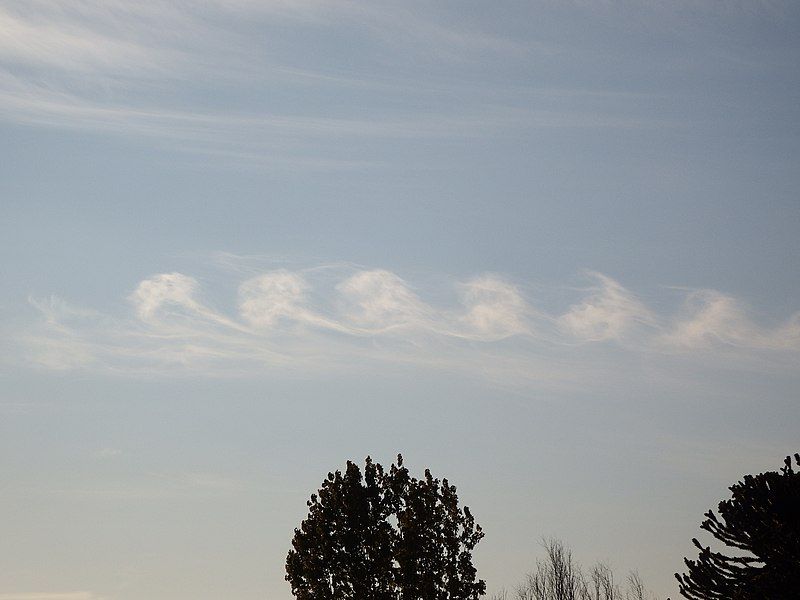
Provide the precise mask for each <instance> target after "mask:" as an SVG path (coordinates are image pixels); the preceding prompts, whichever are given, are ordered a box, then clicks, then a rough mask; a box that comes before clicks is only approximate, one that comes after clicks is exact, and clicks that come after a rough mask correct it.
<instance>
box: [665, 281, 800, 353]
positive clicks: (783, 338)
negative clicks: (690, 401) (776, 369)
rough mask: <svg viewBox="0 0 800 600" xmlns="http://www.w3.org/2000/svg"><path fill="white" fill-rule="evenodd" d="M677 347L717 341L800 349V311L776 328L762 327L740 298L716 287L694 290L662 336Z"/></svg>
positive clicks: (703, 345)
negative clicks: (681, 314)
mask: <svg viewBox="0 0 800 600" xmlns="http://www.w3.org/2000/svg"><path fill="white" fill-rule="evenodd" d="M659 341H660V342H661V343H663V344H664V345H666V346H669V347H672V348H676V349H708V348H712V347H714V346H715V345H727V346H733V347H738V348H751V349H759V350H800V312H798V313H795V314H794V315H792V317H790V318H789V319H788V320H787V321H786V322H785V323H784V324H782V325H780V326H778V327H776V328H772V329H770V328H762V327H759V326H758V325H756V324H755V323H754V322H753V321H752V320H751V319H750V318H749V317H748V315H747V313H746V311H745V309H744V307H743V306H742V304H741V302H739V301H738V300H736V299H735V298H732V297H731V296H727V295H725V294H722V293H720V292H717V291H715V290H697V291H694V292H691V293H690V294H689V296H688V297H687V299H686V302H685V304H684V308H683V316H681V317H680V318H678V319H676V320H675V322H674V323H673V325H672V327H671V328H670V329H669V331H667V332H666V333H664V335H662V336H661V337H660V338H659Z"/></svg>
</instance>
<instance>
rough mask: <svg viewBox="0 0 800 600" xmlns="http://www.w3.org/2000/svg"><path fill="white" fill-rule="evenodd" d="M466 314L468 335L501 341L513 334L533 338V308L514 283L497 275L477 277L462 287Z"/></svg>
mask: <svg viewBox="0 0 800 600" xmlns="http://www.w3.org/2000/svg"><path fill="white" fill-rule="evenodd" d="M460 288H461V289H460V291H461V303H462V305H463V306H464V308H465V310H466V313H465V314H464V315H462V316H461V317H460V321H461V322H462V323H463V324H464V325H466V332H465V335H466V336H471V337H475V338H478V339H486V340H501V339H503V338H507V337H510V336H513V335H526V334H527V335H531V334H532V330H531V328H530V323H529V315H530V314H531V312H532V311H531V308H530V307H529V306H528V303H527V302H526V301H525V299H524V298H523V297H522V295H521V294H520V292H519V290H518V289H517V288H516V287H515V286H513V285H512V284H510V283H508V282H506V281H504V280H502V279H500V278H498V277H497V276H494V275H483V276H481V277H476V278H474V279H471V280H470V281H468V282H466V283H464V284H462V285H461V286H460Z"/></svg>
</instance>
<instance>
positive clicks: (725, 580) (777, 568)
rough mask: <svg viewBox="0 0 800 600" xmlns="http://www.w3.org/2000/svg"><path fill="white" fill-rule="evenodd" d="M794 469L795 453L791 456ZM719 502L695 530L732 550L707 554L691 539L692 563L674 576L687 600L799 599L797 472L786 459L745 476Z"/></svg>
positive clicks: (799, 500)
mask: <svg viewBox="0 0 800 600" xmlns="http://www.w3.org/2000/svg"><path fill="white" fill-rule="evenodd" d="M794 458H795V462H796V463H797V465H798V466H800V455H798V454H795V455H794ZM730 490H731V492H732V495H731V498H730V499H729V500H724V501H722V502H720V503H719V517H717V515H716V514H714V512H713V511H708V512H707V513H706V514H705V517H706V519H705V521H703V523H702V524H701V525H700V527H701V528H702V529H704V530H706V531H708V532H709V533H711V535H713V536H714V537H715V538H716V539H717V540H719V541H720V542H722V543H723V544H725V545H726V546H728V547H730V548H731V549H735V551H736V554H735V555H734V556H728V555H727V554H723V553H721V552H712V550H711V548H710V547H703V546H702V545H701V544H700V542H698V541H697V540H696V539H694V540H692V541H693V543H694V545H695V546H697V548H698V549H699V550H700V554H699V556H698V558H697V559H696V560H689V559H684V562H685V563H686V567H687V568H688V572H687V573H686V574H683V575H680V574H677V573H676V574H675V577H676V578H677V579H678V582H679V583H680V592H681V594H682V595H683V596H684V597H686V598H689V599H690V600H796V599H797V598H800V471H795V470H794V469H793V468H792V461H791V458H790V457H788V456H787V457H786V460H785V461H784V466H783V468H782V469H781V470H780V471H779V472H776V471H769V472H766V473H761V474H759V475H755V476H753V475H746V476H745V477H744V478H743V480H742V481H740V482H738V483H736V484H734V485H733V486H731V488H730Z"/></svg>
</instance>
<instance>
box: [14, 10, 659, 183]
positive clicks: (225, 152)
mask: <svg viewBox="0 0 800 600" xmlns="http://www.w3.org/2000/svg"><path fill="white" fill-rule="evenodd" d="M254 23H255V24H258V26H259V27H262V28H263V30H264V31H268V32H271V35H268V36H266V37H268V38H275V40H276V41H275V43H274V44H271V45H267V46H264V37H265V36H263V35H258V36H254V33H253V29H252V25H253V24H254ZM0 29H2V30H3V31H4V34H5V35H4V36H2V39H0V115H2V116H0V119H2V120H4V121H6V122H13V123H21V124H26V125H34V126H39V127H48V128H58V129H68V130H81V131H91V132H100V133H103V134H107V135H114V136H122V137H126V138H133V139H137V140H144V141H145V142H146V143H150V144H156V145H157V146H158V147H159V148H166V149H168V150H172V151H178V152H180V153H183V154H185V155H186V156H187V157H189V156H192V157H197V156H200V157H204V156H205V157H207V156H213V157H217V158H218V159H220V161H226V164H230V165H231V166H234V165H235V166H236V167H242V166H244V167H247V166H258V167H267V168H272V169H281V170H285V169H304V170H321V171H328V170H341V169H364V168H370V167H375V166H376V162H377V159H376V157H375V156H373V154H372V153H370V152H359V151H358V150H357V149H353V151H352V152H350V153H347V154H345V155H343V154H342V151H341V144H340V142H341V141H342V140H349V141H352V140H363V141H365V142H369V141H370V140H376V139H379V140H399V141H402V142H404V143H415V141H417V140H420V139H423V140H437V139H439V140H444V139H449V138H460V139H470V138H472V139H474V138H486V137H498V136H517V135H519V132H520V131H525V130H534V129H539V128H587V127H588V128H598V127H599V128H609V127H610V128H637V127H642V126H652V125H653V121H652V119H650V120H647V119H643V118H641V117H640V116H637V115H638V114H640V113H637V112H633V113H630V114H620V112H619V111H618V110H617V108H615V107H613V106H609V107H607V108H606V109H600V108H599V107H598V104H597V103H596V102H594V101H592V102H589V103H586V104H585V105H581V103H578V105H575V103H574V102H572V101H570V105H571V108H570V109H566V108H565V107H564V106H563V103H561V102H553V99H552V98H550V99H548V100H546V101H543V102H542V101H541V100H542V97H537V98H538V100H540V102H538V103H536V104H533V103H532V102H531V97H529V96H528V95H527V94H528V91H525V90H522V93H523V96H525V97H524V99H520V98H518V97H517V96H518V94H519V92H520V90H516V91H513V90H511V91H510V92H509V94H502V96H507V98H508V100H509V101H508V102H502V101H498V90H497V89H496V87H495V86H493V85H492V86H484V88H483V89H482V88H481V87H480V86H478V87H475V85H472V87H470V89H469V90H463V89H457V88H458V85H460V84H458V83H455V82H451V81H448V82H441V81H438V80H437V79H436V78H433V79H429V78H427V77H426V76H425V75H424V74H420V73H414V71H413V70H411V71H408V70H406V69H399V70H397V69H392V68H391V64H388V65H387V64H383V63H382V62H381V60H378V59H375V60H372V59H370V60H365V61H364V64H360V65H359V66H357V67H353V68H349V69H345V70H341V69H339V68H337V67H335V66H332V65H330V64H329V63H327V62H326V61H309V60H306V59H304V57H303V56H299V55H298V53H296V52H289V51H287V50H286V48H289V47H291V46H292V44H291V42H290V41H288V40H287V41H284V42H281V39H282V36H288V37H291V36H289V34H288V33H287V31H295V30H297V31H306V30H308V29H312V30H313V31H314V32H328V33H332V34H336V35H344V36H346V37H347V38H348V39H353V40H356V41H357V44H356V45H358V44H361V45H363V46H364V48H365V49H377V50H380V51H379V52H378V51H364V52H361V53H359V54H358V56H373V55H374V56H384V59H383V61H384V62H385V61H389V62H390V63H391V60H392V59H390V58H389V57H394V59H396V60H401V61H402V60H409V61H410V62H411V63H413V62H414V61H413V60H412V58H411V57H413V56H414V55H416V54H419V56H420V57H424V59H425V61H427V62H430V61H432V62H434V63H436V64H450V63H454V62H455V63H464V64H466V65H469V64H471V59H475V60H478V61H480V59H481V57H485V56H486V54H487V53H490V54H492V55H496V54H497V53H502V54H503V55H506V56H510V57H512V58H513V57H516V58H520V57H523V58H524V57H525V56H527V55H528V54H530V53H531V52H533V51H534V48H532V47H529V44H528V43H527V42H526V43H525V44H520V43H519V42H518V41H514V40H511V39H505V38H503V37H500V36H498V35H494V34H490V33H487V32H486V31H482V30H480V29H479V28H476V27H475V26H474V23H473V26H470V25H468V24H467V23H466V22H460V21H459V22H455V21H454V20H453V19H451V18H448V15H446V14H445V13H443V12H440V11H438V10H436V9H435V8H433V7H430V6H428V7H421V6H417V7H415V8H413V9H412V8H409V7H404V6H398V5H396V4H391V3H386V4H384V3H370V2H331V3H329V2H315V1H309V0H302V1H300V2H284V1H268V2H252V1H247V0H229V1H226V0H205V1H204V2H200V3H197V4H176V3H173V2H163V1H161V0H145V1H143V2H134V3H130V2H120V1H117V0H112V1H111V2H100V1H97V0H80V1H78V2H67V1H65V0H32V1H31V2H23V1H18V0H13V1H11V2H8V3H5V4H4V5H3V6H2V7H0ZM531 44H533V43H532V42H531ZM533 45H534V46H535V44H533ZM349 47H350V44H348V45H347V46H346V47H344V48H342V51H343V52H347V51H348V50H347V48H349ZM535 51H536V52H537V53H539V54H547V51H545V50H543V49H542V48H540V47H538V46H537V47H536V48H535ZM470 57H471V58H470ZM344 62H345V63H349V62H350V61H349V60H345V61H344ZM395 71H397V72H396V73H395ZM401 73H402V74H401ZM453 86H455V87H453ZM275 90H281V91H282V93H281V94H275ZM309 91H313V92H315V93H314V94H309ZM343 92H344V93H346V94H352V96H351V101H350V102H347V103H344V104H339V105H338V108H336V109H332V108H330V107H328V106H327V105H326V107H323V108H320V106H319V105H318V104H315V103H310V104H304V103H303V102H290V103H286V102H281V101H279V100H277V99H276V100H274V101H273V100H272V98H280V97H281V96H283V95H286V94H288V95H290V96H293V97H297V98H304V97H309V96H314V95H315V94H316V95H319V94H322V95H324V97H330V98H337V97H339V96H341V95H342V93H343ZM595 92H596V91H595V90H583V91H577V92H576V90H565V91H564V93H566V94H567V95H569V96H570V98H572V100H574V97H575V95H576V94H577V95H578V96H586V95H587V94H588V95H589V96H592V94H594V93H595ZM443 93H444V94H445V95H449V96H451V97H452V98H454V99H456V98H457V101H456V102H455V103H454V102H453V101H448V102H445V103H442V102H441V98H442V94H443ZM548 93H549V94H552V93H553V91H552V90H550V91H549V92H548ZM557 95H558V94H557ZM398 97H405V98H407V99H408V100H409V102H407V103H406V104H407V105H408V106H414V107H417V108H415V109H403V108H400V107H399V106H398V103H397V99H398ZM515 98H516V99H515ZM660 126H663V123H661V124H660ZM322 142H324V143H322ZM325 143H328V144H330V145H332V146H334V147H335V148H334V149H332V148H327V147H326V146H325ZM217 164H219V161H218V162H217ZM380 164H381V163H379V162H378V163H377V166H380Z"/></svg>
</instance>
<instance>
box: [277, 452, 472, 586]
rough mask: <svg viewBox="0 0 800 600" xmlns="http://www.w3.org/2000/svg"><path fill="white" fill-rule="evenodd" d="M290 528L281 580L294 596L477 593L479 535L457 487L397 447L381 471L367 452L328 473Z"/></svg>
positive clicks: (379, 466) (380, 467)
mask: <svg viewBox="0 0 800 600" xmlns="http://www.w3.org/2000/svg"><path fill="white" fill-rule="evenodd" d="M307 504H308V508H309V512H308V517H307V518H306V519H305V520H304V521H303V522H302V524H301V526H300V528H298V529H295V533H294V539H293V540H292V550H290V551H289V555H288V556H287V558H286V580H287V581H288V582H289V583H290V585H291V587H292V593H293V594H294V596H296V597H297V598H298V599H299V600H477V599H478V598H480V596H482V595H484V594H485V590H486V584H485V583H484V582H483V581H481V580H477V581H476V575H477V571H476V569H475V568H474V567H473V565H472V550H473V549H474V548H475V546H476V544H477V543H478V542H479V541H480V540H481V538H482V537H483V532H482V530H481V527H480V525H478V524H476V523H475V519H474V518H473V516H472V514H471V513H470V511H469V508H467V507H464V509H463V510H462V509H460V508H459V506H458V496H457V495H456V488H455V486H452V485H450V484H449V483H448V481H447V479H442V480H441V481H440V480H439V479H435V478H434V477H433V476H432V475H431V473H430V471H428V470H426V471H425V477H424V478H423V479H416V478H414V477H411V476H410V475H409V473H408V470H407V469H406V468H405V467H404V466H403V459H402V456H400V455H398V457H397V465H392V466H391V468H390V469H389V471H388V472H386V471H385V470H384V469H383V467H382V466H381V465H380V464H377V463H374V462H373V461H372V460H371V459H370V458H369V457H367V459H366V464H365V467H364V473H363V476H362V473H361V470H360V469H359V467H358V466H357V465H355V464H354V463H352V462H350V461H348V462H347V468H346V469H345V472H344V474H342V473H341V472H340V471H336V472H335V473H328V477H327V478H326V479H325V481H324V482H323V483H322V487H321V488H320V490H319V492H318V493H317V494H312V496H311V499H310V500H309V501H308V503H307Z"/></svg>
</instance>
